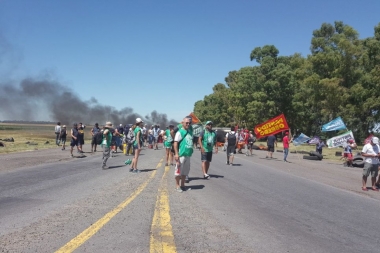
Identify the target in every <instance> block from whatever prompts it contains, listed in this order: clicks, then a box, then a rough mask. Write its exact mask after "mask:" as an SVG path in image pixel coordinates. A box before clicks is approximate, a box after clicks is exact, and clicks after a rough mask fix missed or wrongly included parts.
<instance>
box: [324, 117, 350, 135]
mask: <svg viewBox="0 0 380 253" xmlns="http://www.w3.org/2000/svg"><path fill="white" fill-rule="evenodd" d="M346 128H347V127H346V125H345V124H344V122H343V120H342V118H341V117H338V118H336V119H333V120H332V121H330V122H329V123H327V124H324V125H323V126H322V132H328V131H335V130H341V129H346Z"/></svg>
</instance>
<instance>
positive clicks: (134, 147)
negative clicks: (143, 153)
mask: <svg viewBox="0 0 380 253" xmlns="http://www.w3.org/2000/svg"><path fill="white" fill-rule="evenodd" d="M132 147H133V151H135V150H137V149H138V148H139V145H137V143H136V144H135V143H133V146H132ZM140 147H142V142H140Z"/></svg>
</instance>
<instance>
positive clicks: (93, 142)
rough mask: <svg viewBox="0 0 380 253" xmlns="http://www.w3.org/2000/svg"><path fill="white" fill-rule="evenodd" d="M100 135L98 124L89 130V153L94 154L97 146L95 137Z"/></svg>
mask: <svg viewBox="0 0 380 253" xmlns="http://www.w3.org/2000/svg"><path fill="white" fill-rule="evenodd" d="M99 133H100V128H99V124H98V123H95V126H94V127H93V128H92V129H91V135H92V139H91V153H92V152H96V146H97V144H98V143H97V135H98V134H99Z"/></svg>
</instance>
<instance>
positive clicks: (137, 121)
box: [136, 118, 144, 123]
mask: <svg viewBox="0 0 380 253" xmlns="http://www.w3.org/2000/svg"><path fill="white" fill-rule="evenodd" d="M141 122H144V121H142V119H141V118H137V119H136V123H141Z"/></svg>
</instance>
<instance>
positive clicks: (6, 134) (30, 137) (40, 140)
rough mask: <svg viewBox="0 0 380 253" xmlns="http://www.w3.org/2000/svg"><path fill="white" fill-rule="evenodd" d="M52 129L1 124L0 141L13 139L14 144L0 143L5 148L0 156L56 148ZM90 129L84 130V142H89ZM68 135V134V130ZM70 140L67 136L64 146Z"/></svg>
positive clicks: (45, 126)
mask: <svg viewBox="0 0 380 253" xmlns="http://www.w3.org/2000/svg"><path fill="white" fill-rule="evenodd" d="M54 127H55V125H42V124H41V125H40V124H10V123H1V124H0V139H5V138H11V137H13V139H14V142H5V141H1V142H3V143H4V144H5V145H6V146H5V147H0V154H1V153H11V152H19V151H28V150H36V149H49V148H56V147H57V145H56V144H55V133H54ZM91 128H92V127H90V126H89V127H86V129H85V141H86V142H87V143H88V141H89V140H90V138H89V137H90V136H91V134H90V130H91ZM68 133H70V128H68ZM70 140H71V138H70V137H69V136H68V137H67V141H66V146H68V145H70ZM26 142H33V143H37V145H30V144H26ZM47 142H48V143H47Z"/></svg>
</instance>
